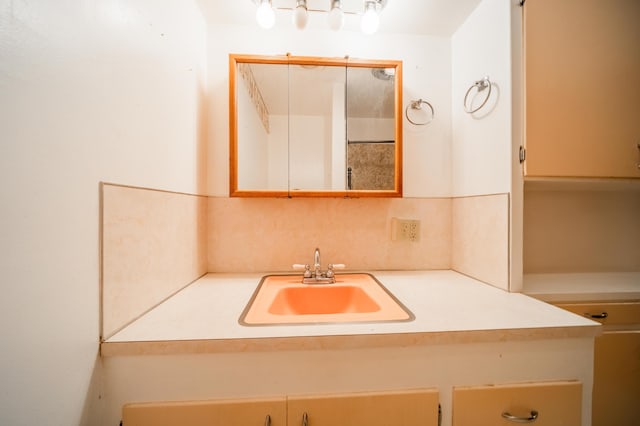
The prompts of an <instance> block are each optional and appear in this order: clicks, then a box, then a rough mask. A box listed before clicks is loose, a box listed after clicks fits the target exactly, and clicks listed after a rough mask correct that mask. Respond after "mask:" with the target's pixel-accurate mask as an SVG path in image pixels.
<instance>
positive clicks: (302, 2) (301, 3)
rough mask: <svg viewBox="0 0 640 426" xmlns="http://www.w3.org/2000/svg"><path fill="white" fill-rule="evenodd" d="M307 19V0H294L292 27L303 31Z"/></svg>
mask: <svg viewBox="0 0 640 426" xmlns="http://www.w3.org/2000/svg"><path fill="white" fill-rule="evenodd" d="M308 19H309V15H308V14H307V0H296V8H295V9H294V10H293V25H295V26H296V28H297V29H299V30H304V27H306V26H307V20H308Z"/></svg>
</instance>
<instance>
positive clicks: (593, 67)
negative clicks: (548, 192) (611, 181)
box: [524, 0, 640, 178]
mask: <svg viewBox="0 0 640 426" xmlns="http://www.w3.org/2000/svg"><path fill="white" fill-rule="evenodd" d="M638 21H640V2H639V1H637V0H606V1H603V0H562V1H557V0H535V1H528V2H526V3H525V5H524V45H525V48H524V52H525V53H524V54H525V80H526V89H525V90H526V101H525V102H526V139H525V140H526V150H527V152H526V161H525V174H526V175H527V176H539V177H618V178H620V177H631V178H640V168H638V164H639V163H640V150H639V148H638V143H640V119H639V118H638V117H640V102H638V99H640V79H638V75H640V25H638Z"/></svg>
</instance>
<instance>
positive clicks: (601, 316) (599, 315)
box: [584, 312, 609, 319]
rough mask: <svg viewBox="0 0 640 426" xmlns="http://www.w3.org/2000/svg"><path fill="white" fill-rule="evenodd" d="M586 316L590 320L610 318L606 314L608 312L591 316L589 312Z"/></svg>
mask: <svg viewBox="0 0 640 426" xmlns="http://www.w3.org/2000/svg"><path fill="white" fill-rule="evenodd" d="M584 315H585V316H587V317H589V318H593V319H605V318H606V317H608V316H609V314H608V313H606V312H601V313H599V314H590V313H588V312H587V313H586V314H584Z"/></svg>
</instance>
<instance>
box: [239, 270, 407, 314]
mask: <svg viewBox="0 0 640 426" xmlns="http://www.w3.org/2000/svg"><path fill="white" fill-rule="evenodd" d="M413 319H414V316H413V314H412V313H411V312H410V311H409V310H408V309H407V308H406V307H405V306H403V305H402V303H400V301H398V300H397V299H396V298H395V297H394V296H393V295H392V294H391V293H390V292H389V291H388V290H387V289H386V288H385V287H384V286H383V285H382V284H381V283H380V282H379V281H378V280H377V279H375V277H374V276H373V275H371V274H363V273H360V274H338V275H336V282H335V283H333V284H302V277H301V276H300V275H267V276H265V277H263V278H262V280H261V281H260V284H259V285H258V288H257V289H256V291H255V292H254V294H253V296H252V298H251V300H250V301H249V303H248V304H247V306H246V308H245V309H244V311H243V312H242V315H241V316H240V320H239V322H240V324H242V325H277V324H283V325H284V324H288V325H290V324H309V323H338V322H381V321H384V322H387V321H411V320H413Z"/></svg>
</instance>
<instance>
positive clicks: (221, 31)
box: [208, 24, 451, 197]
mask: <svg viewBox="0 0 640 426" xmlns="http://www.w3.org/2000/svg"><path fill="white" fill-rule="evenodd" d="M287 52H291V54H293V55H298V56H329V57H343V56H345V55H349V56H350V57H357V58H378V59H400V60H402V61H403V72H404V79H403V82H404V105H407V104H408V103H409V102H410V101H411V100H412V99H413V100H415V99H418V98H422V99H426V100H428V101H429V102H431V103H432V104H433V106H434V108H435V109H436V119H435V120H434V121H433V123H431V124H430V125H428V126H413V125H411V124H408V123H407V121H406V120H403V122H404V170H403V172H404V194H405V196H406V197H428V196H436V197H437V196H449V195H451V190H450V182H451V177H450V172H451V162H450V145H451V144H450V140H451V119H450V114H451V104H450V100H451V94H450V88H451V40H450V39H449V38H448V37H432V36H411V35H388V34H387V35H384V34H376V35H374V36H365V35H362V34H361V33H359V32H354V31H346V30H343V31H340V32H332V31H327V30H326V29H324V26H323V29H322V30H315V29H313V28H307V29H306V30H305V31H297V30H295V29H293V28H291V27H290V26H286V27H279V26H276V28H274V29H271V30H262V29H260V28H259V27H258V26H257V25H255V24H253V25H251V26H246V27H241V26H231V25H229V26H225V25H218V26H214V25H211V26H209V28H208V62H209V67H208V68H209V80H208V81H209V85H210V87H211V92H212V93H213V94H215V95H214V96H213V97H212V104H211V124H212V129H213V132H212V134H211V151H210V152H209V157H208V164H209V170H210V174H209V176H208V193H209V194H210V195H215V196H226V195H228V173H229V165H228V138H229V135H228V98H227V96H228V93H229V88H228V72H229V71H228V55H229V53H253V54H269V55H273V54H279V55H283V54H285V53H287ZM403 113H404V111H403Z"/></svg>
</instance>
